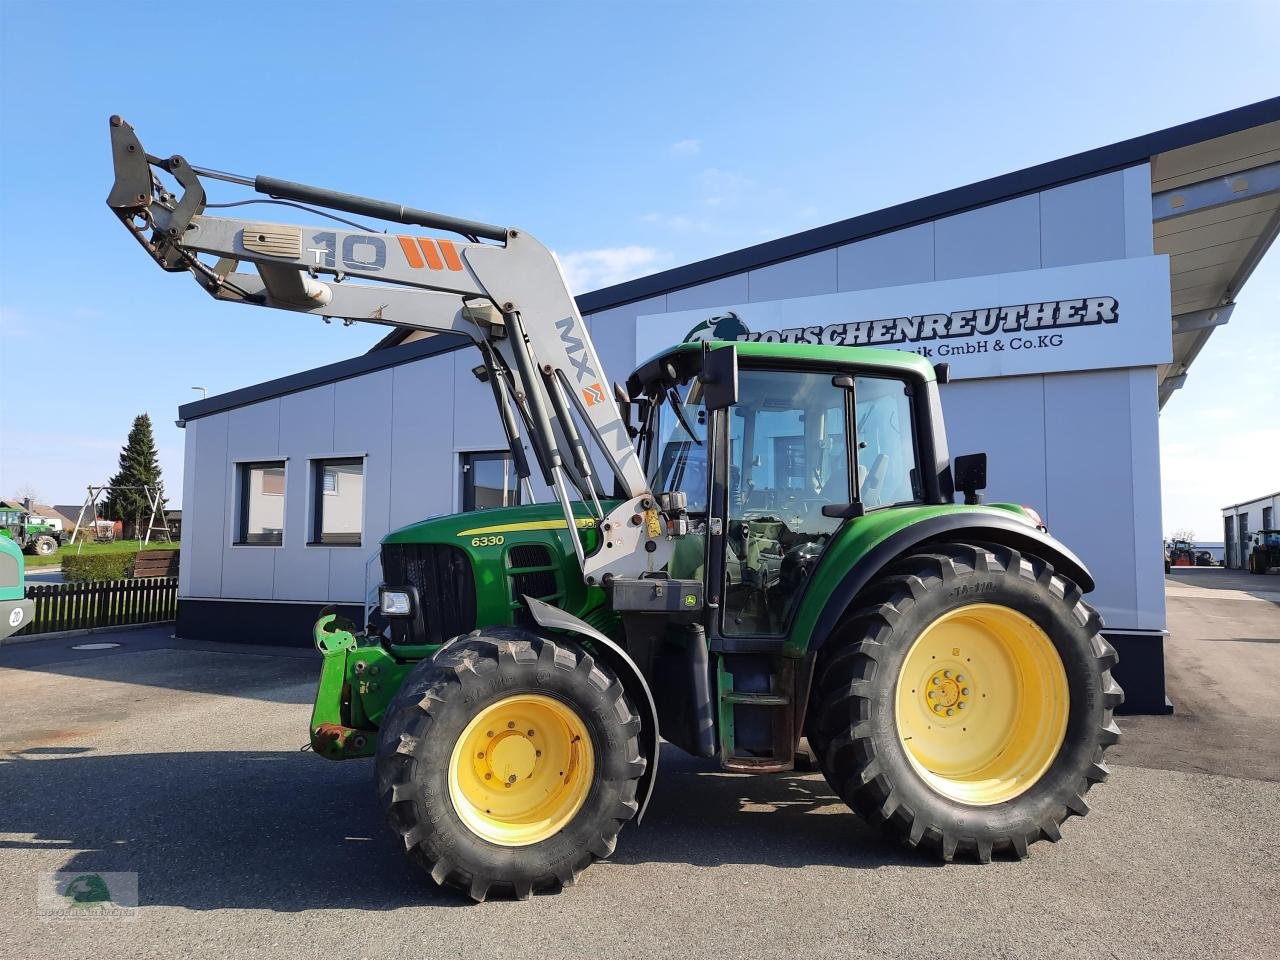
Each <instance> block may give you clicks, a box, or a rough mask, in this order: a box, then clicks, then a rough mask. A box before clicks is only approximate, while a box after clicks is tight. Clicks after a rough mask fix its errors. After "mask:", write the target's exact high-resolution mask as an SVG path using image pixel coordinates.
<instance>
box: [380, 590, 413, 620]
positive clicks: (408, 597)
mask: <svg viewBox="0 0 1280 960" xmlns="http://www.w3.org/2000/svg"><path fill="white" fill-rule="evenodd" d="M378 609H379V610H381V611H382V612H383V614H384V615H385V616H388V617H411V616H413V594H412V593H411V592H410V591H409V590H406V589H404V588H399V589H389V588H387V587H380V588H379V589H378Z"/></svg>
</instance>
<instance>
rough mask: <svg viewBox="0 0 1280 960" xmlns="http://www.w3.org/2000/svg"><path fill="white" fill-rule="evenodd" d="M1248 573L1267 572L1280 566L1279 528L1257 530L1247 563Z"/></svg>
mask: <svg viewBox="0 0 1280 960" xmlns="http://www.w3.org/2000/svg"><path fill="white" fill-rule="evenodd" d="M1247 566H1248V569H1249V572H1250V573H1268V572H1270V571H1271V570H1274V569H1275V568H1277V567H1280V530H1259V531H1258V532H1257V533H1255V534H1254V535H1253V549H1252V550H1251V551H1249V562H1248V564H1247Z"/></svg>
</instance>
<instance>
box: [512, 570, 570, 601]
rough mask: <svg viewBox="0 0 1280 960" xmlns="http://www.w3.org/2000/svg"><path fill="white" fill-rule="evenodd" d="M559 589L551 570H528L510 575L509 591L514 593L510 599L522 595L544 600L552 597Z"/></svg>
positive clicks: (518, 597)
mask: <svg viewBox="0 0 1280 960" xmlns="http://www.w3.org/2000/svg"><path fill="white" fill-rule="evenodd" d="M559 589H560V587H559V585H558V584H557V583H556V575H555V571H553V570H530V571H528V572H525V573H513V574H512V575H511V592H512V593H513V594H514V596H513V597H512V598H511V599H513V600H520V599H522V598H523V597H536V598H537V599H539V600H546V599H548V598H551V597H554V596H555V595H556V591H557V590H559Z"/></svg>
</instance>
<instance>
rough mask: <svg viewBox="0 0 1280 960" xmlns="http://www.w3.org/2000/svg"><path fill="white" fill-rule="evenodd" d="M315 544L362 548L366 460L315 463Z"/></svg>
mask: <svg viewBox="0 0 1280 960" xmlns="http://www.w3.org/2000/svg"><path fill="white" fill-rule="evenodd" d="M311 469H312V477H313V482H312V490H314V491H315V504H314V510H313V512H312V520H311V543H314V544H325V545H326V546H341V547H358V546H360V536H361V533H362V531H363V530H364V460H363V459H362V458H360V457H344V458H342V459H333V460H313V461H311Z"/></svg>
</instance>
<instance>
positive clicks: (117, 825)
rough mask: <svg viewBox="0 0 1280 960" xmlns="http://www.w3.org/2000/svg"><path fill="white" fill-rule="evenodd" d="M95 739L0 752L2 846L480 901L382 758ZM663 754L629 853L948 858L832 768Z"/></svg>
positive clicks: (379, 901)
mask: <svg viewBox="0 0 1280 960" xmlns="http://www.w3.org/2000/svg"><path fill="white" fill-rule="evenodd" d="M86 749H87V748H85V747H79V746H66V747H50V748H42V749H40V750H38V751H36V750H33V751H28V752H25V753H21V754H17V755H12V756H13V759H10V760H8V761H5V762H0V796H3V797H5V798H7V799H6V804H5V809H4V810H3V812H0V824H2V826H3V830H4V832H5V833H7V834H8V835H9V838H8V839H2V840H0V847H4V848H9V849H32V850H45V851H48V850H51V849H53V850H56V849H58V848H59V847H66V848H68V849H70V850H75V851H77V852H75V853H72V854H70V855H69V856H68V858H67V859H66V861H65V862H63V863H61V864H60V865H58V866H57V869H61V870H74V871H83V872H102V871H132V872H136V873H137V874H138V875H139V890H140V891H141V898H142V902H143V905H172V906H181V907H186V908H189V909H192V910H216V909H223V908H258V909H269V910H275V911H286V912H287V911H297V910H308V909H316V908H358V909H366V910H390V909H395V908H397V907H402V906H420V905H425V904H439V905H442V906H461V905H465V904H467V903H469V901H467V900H465V898H463V897H461V896H459V895H456V894H454V893H453V892H450V891H442V890H439V889H437V888H436V887H435V886H434V885H433V884H432V883H431V881H430V880H429V878H427V877H426V876H425V875H424V874H422V873H421V872H420V871H419V870H418V869H417V868H416V867H414V866H412V865H411V864H409V862H408V861H407V860H406V859H405V857H404V856H403V854H402V853H401V851H400V849H399V846H398V844H397V843H396V842H395V841H394V840H393V838H392V836H391V834H390V832H389V831H388V830H387V829H386V828H385V827H384V826H383V824H382V821H381V813H380V811H379V809H378V805H377V801H376V799H375V797H374V795H373V790H372V785H371V778H372V766H371V764H369V763H361V762H355V763H349V764H334V763H329V762H325V761H322V760H320V759H319V758H317V757H315V756H312V755H308V754H302V753H295V752H282V751H264V752H261V753H240V752H229V751H210V752H194V753H159V754H157V753H152V754H138V755H111V756H103V755H94V754H91V753H88V754H86V753H85V752H84V751H85V750H86ZM663 766H664V769H663V772H662V774H661V775H660V777H659V784H658V790H657V795H656V796H655V798H654V803H653V805H652V807H651V808H650V810H649V814H648V816H647V817H646V819H645V822H644V824H643V825H639V826H637V825H635V824H632V825H631V826H629V827H628V828H627V829H625V830H624V831H623V833H622V836H621V837H620V838H619V844H618V850H617V853H616V854H615V856H614V860H615V861H616V862H618V863H622V864H627V863H643V862H679V863H689V864H693V865H695V866H716V865H720V864H726V863H752V864H755V863H763V864H769V865H773V866H779V867H804V866H809V865H812V864H836V865H841V866H847V867H868V868H875V867H880V866H885V865H887V864H909V865H918V866H931V865H933V864H934V861H933V860H932V859H930V858H927V857H925V856H923V855H920V856H917V855H915V854H913V853H911V852H910V851H907V850H905V849H903V848H900V847H898V846H896V845H894V844H891V843H889V842H887V841H885V840H882V839H880V838H879V837H878V836H877V835H876V834H875V833H874V832H873V831H871V830H870V829H869V828H867V827H866V826H865V825H863V824H862V823H861V821H859V820H858V819H857V818H856V817H855V816H854V815H853V814H852V813H850V812H849V811H848V809H847V808H845V807H843V805H838V804H839V801H837V800H836V799H835V798H834V796H832V795H831V793H830V792H829V790H828V789H827V787H826V785H825V783H824V782H823V781H822V779H821V777H816V776H780V777H772V778H770V777H752V778H748V777H741V776H729V775H724V774H721V773H720V771H719V769H718V768H717V767H715V765H714V763H710V764H709V763H707V762H706V761H696V760H693V759H691V758H688V757H685V756H683V755H681V754H678V753H677V752H676V751H675V750H672V749H671V748H668V749H667V750H666V751H665V754H664V758H663ZM834 805H838V806H834ZM823 808H833V809H834V810H835V811H837V812H827V813H818V812H817V811H819V810H820V809H823Z"/></svg>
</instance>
